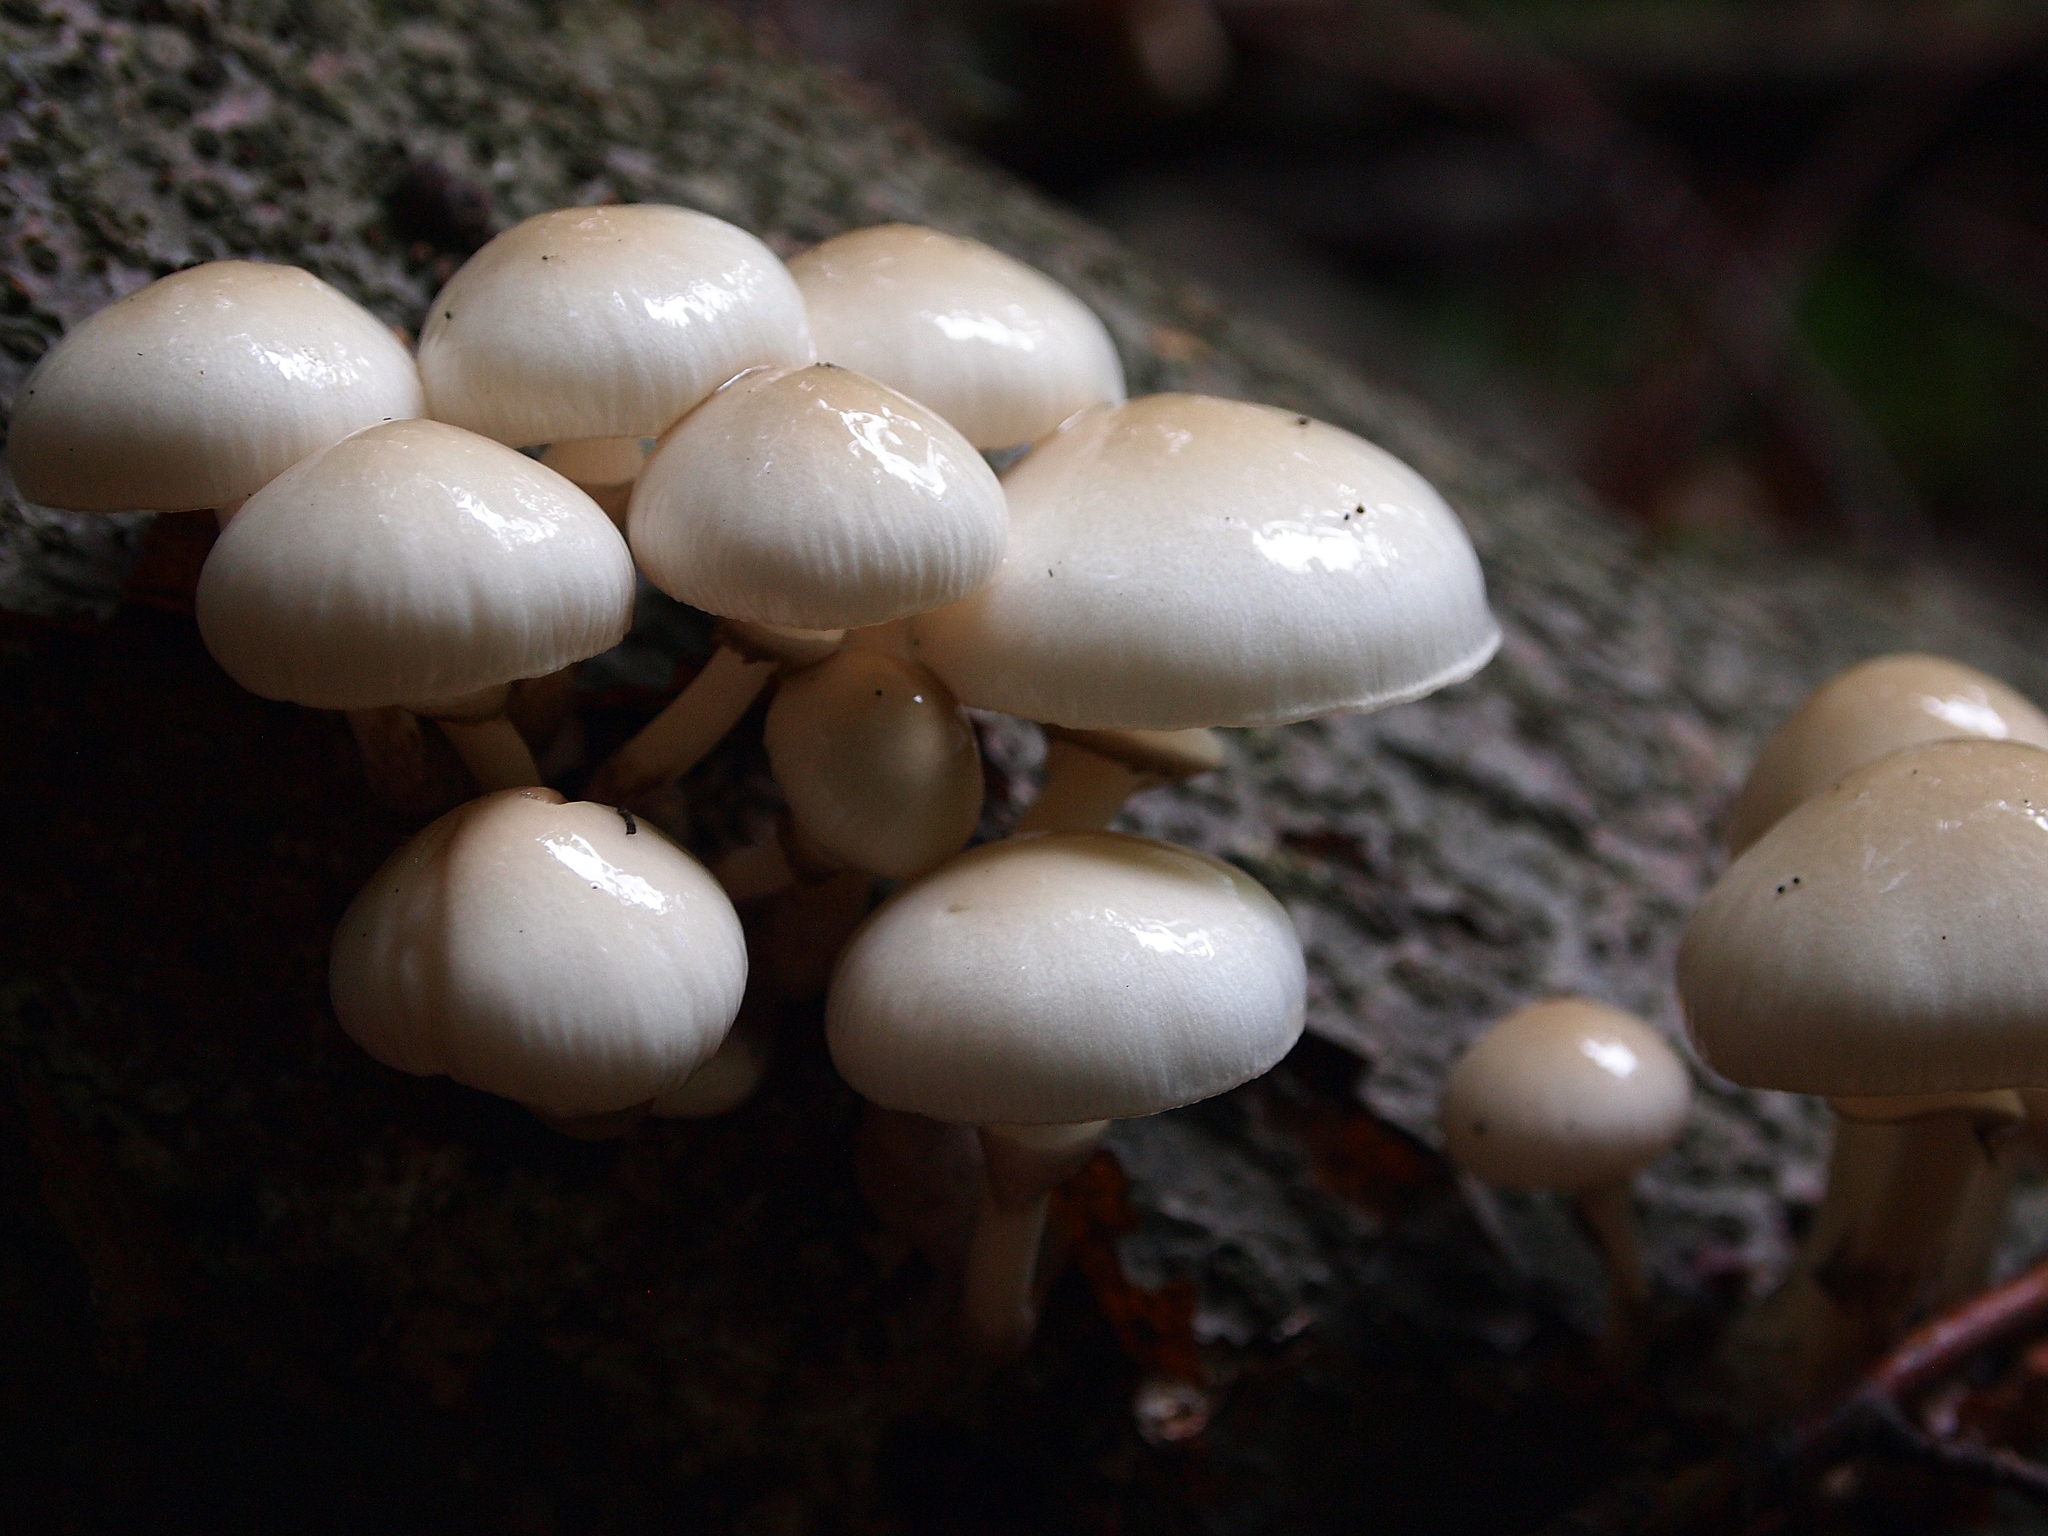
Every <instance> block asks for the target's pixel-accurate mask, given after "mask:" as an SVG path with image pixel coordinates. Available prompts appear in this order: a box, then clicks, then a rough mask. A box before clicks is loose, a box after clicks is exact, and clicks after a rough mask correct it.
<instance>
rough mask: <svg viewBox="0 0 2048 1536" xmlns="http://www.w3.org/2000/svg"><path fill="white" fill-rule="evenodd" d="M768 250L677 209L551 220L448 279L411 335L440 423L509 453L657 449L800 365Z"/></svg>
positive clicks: (781, 273) (797, 332)
mask: <svg viewBox="0 0 2048 1536" xmlns="http://www.w3.org/2000/svg"><path fill="white" fill-rule="evenodd" d="M813 355H814V354H813V353H812V350H811V338H810V331H809V329H808V327H807V325H806V324H805V320H804V305H803V298H802V296H801V295H800V294H798V292H797V291H796V284H795V283H794V282H792V281H791V280H790V276H789V272H788V269H787V268H785V267H784V266H783V265H782V263H781V262H780V261H778V260H776V258H775V253H774V252H773V251H771V250H769V249H768V247H767V246H765V245H763V244H762V243H761V242H760V241H759V240H756V239H755V238H754V237H753V236H752V235H750V234H748V233H747V232H746V231H745V230H743V229H740V228H737V227H735V226H734V225H731V224H728V223H726V222H725V221H724V220H723V219H714V218H713V217H711V215H710V214H708V213H697V212H695V211H693V210H691V209H688V208H668V207H663V206H661V205H659V204H654V203H627V204H618V205H613V206H610V207H601V208H558V209H556V210H555V211H554V212H552V213H542V214H536V215H535V216H534V217H533V218H530V219H528V220H526V221H525V222H524V223H521V224H516V225H514V226H513V227H512V228H511V229H508V230H506V231H505V232H504V233H503V234H501V235H499V236H498V237H497V238H496V239H494V240H492V241H491V242H490V244H488V245H486V246H485V247H484V248H483V249H482V250H480V251H478V252H477V253H476V254H475V255H474V256H472V257H470V258H469V260H468V261H467V262H465V263H463V266H462V269H461V270H460V271H459V272H457V273H456V274H455V275H454V276H453V277H451V278H450V279H448V284H447V286H446V287H444V288H443V289H442V290H441V292H440V294H439V295H438V296H436V298H435V299H434V305H433V308H432V309H431V310H429V311H428V313H427V323H426V328H425V329H424V330H422V331H421V333H420V376H421V377H422V378H423V379H424V380H425V381H426V386H427V400H428V402H429V404H430V406H431V409H432V411H433V414H434V415H435V416H436V417H438V418H439V419H441V420H442V421H449V422H453V423H455V424H456V425H457V426H462V427H467V428H469V429H470V430H471V431H473V432H481V433H482V434H483V435H484V436H486V437H494V438H496V439H497V440H498V441H499V442H501V443H509V444H513V445H515V446H517V445H521V444H530V443H552V442H557V441H560V440H562V439H564V438H581V437H655V436H658V435H660V434H661V433H662V432H664V431H666V430H667V429H668V426H669V424H670V423H671V422H673V421H674V420H675V419H676V418H677V417H679V416H681V415H682V414H683V413H684V412H685V411H687V410H689V409H690V408H691V407H692V406H694V405H695V404H696V403H697V402H698V401H699V400H702V399H703V398H704V397H705V396H706V395H708V394H710V393H711V392H712V391H713V390H714V389H716V388H718V386H719V385H721V384H723V383H724V382H725V381H726V380H727V379H729V378H731V377H732V376H733V375H734V374H736V373H739V372H741V371H742V370H743V369H747V368H755V367H759V366H761V365H763V364H784V363H808V362H809V361H810V360H811V358H812V356H813Z"/></svg>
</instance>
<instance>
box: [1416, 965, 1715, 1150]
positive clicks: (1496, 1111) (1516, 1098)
mask: <svg viewBox="0 0 2048 1536" xmlns="http://www.w3.org/2000/svg"><path fill="white" fill-rule="evenodd" d="M1691 1107H1692V1079H1691V1078H1690V1077H1689V1076H1688V1075H1687V1074H1686V1070H1685V1064H1684V1063H1683V1062H1682V1061H1680V1060H1679V1059H1678V1055H1677V1053H1676V1052H1675V1051H1673V1050H1672V1049H1671V1047H1670V1046H1668V1045H1666V1044H1665V1043H1664V1040H1663V1038H1662V1037H1661V1036H1659V1035H1658V1034H1657V1032H1656V1031H1655V1030H1653V1029H1651V1028H1650V1026H1649V1025H1647V1024H1645V1023H1643V1021H1642V1020H1640V1019H1638V1018H1636V1017H1635V1016H1634V1015H1633V1014H1628V1013H1623V1012H1622V1011H1621V1010H1620V1009H1618V1008H1610V1007H1608V1006H1606V1005H1605V1004H1603V1003H1596V1002H1593V1001H1592V1000H1591V999H1589V998H1583V997H1559V998H1552V999H1550V1000H1549V1001H1547V1002H1541V1003H1532V1004H1530V1005H1529V1006H1528V1007H1526V1008H1521V1009H1518V1010H1516V1011H1515V1012H1514V1013H1511V1014H1509V1015H1508V1016H1507V1017H1506V1018H1504V1019H1502V1020H1501V1021H1500V1022H1499V1023H1498V1024H1495V1025H1494V1026H1493V1027H1492V1028H1491V1029H1489V1030H1488V1031H1487V1032H1486V1033H1485V1034H1483V1035H1481V1036H1480V1037H1479V1039H1478V1040H1477V1041H1475V1042H1474V1043H1473V1044H1472V1046H1471V1048H1470V1049H1469V1050H1467V1051H1466V1052H1465V1054H1464V1055H1462V1056H1460V1057H1459V1058H1458V1060H1457V1063H1456V1064H1455V1065H1454V1066H1453V1067H1452V1068H1451V1071H1450V1075H1449V1076H1448V1077H1447V1078H1446V1079H1445V1080H1444V1092H1443V1101H1442V1105H1441V1107H1440V1108H1439V1110H1438V1115H1437V1121H1438V1124H1439V1125H1440V1126H1441V1127H1442V1129H1443V1133H1444V1144H1445V1145H1446V1146H1447V1147H1448V1148H1449V1150H1450V1154H1451V1156H1452V1157H1454V1158H1455V1159H1457V1161H1458V1162H1459V1164H1461V1165H1462V1166H1463V1167H1464V1168H1466V1169H1467V1170H1468V1171H1469V1172H1471V1173H1472V1174H1473V1175H1475V1176H1476V1177H1478V1178H1481V1179H1484V1180H1485V1181H1486V1182H1487V1183H1489V1184H1498V1185H1501V1186H1503V1187H1504V1188H1509V1189H1557V1190H1567V1191H1576V1190H1582V1189H1591V1188H1594V1187H1597V1186H1599V1185H1602V1184H1612V1183H1614V1182H1616V1181H1617V1180H1620V1179H1626V1178H1627V1177H1628V1176H1629V1175H1631V1174H1633V1173H1634V1172H1635V1171H1636V1170H1637V1169H1638V1168H1641V1167H1643V1166H1644V1165H1645V1164H1648V1163H1651V1162H1654V1161H1655V1160H1656V1159H1657V1158H1658V1157H1659V1156H1661V1155H1662V1154H1663V1153H1664V1151H1665V1150H1666V1149H1667V1148H1669V1147H1670V1145H1671V1144H1672V1143H1673V1142H1674V1141H1676V1140H1677V1139H1678V1135H1679V1132H1680V1131H1682V1130H1684V1129H1685V1118H1686V1114H1687V1112H1688V1111H1689V1110H1690V1109H1691Z"/></svg>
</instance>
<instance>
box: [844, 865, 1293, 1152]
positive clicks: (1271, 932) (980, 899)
mask: <svg viewBox="0 0 2048 1536" xmlns="http://www.w3.org/2000/svg"><path fill="white" fill-rule="evenodd" d="M1306 988H1307V971H1306V968H1305V966H1304V964H1303V961H1302V955H1301V943H1300V940H1299V939H1298V938H1296V936H1295V932H1294V925H1293V924H1292V923H1291V922H1290V921H1289V920H1288V917H1287V914H1286V913H1285V912H1284V911H1282V910H1281V908H1280V905H1279V903H1278V902H1276V901H1274V900H1273V898H1272V897H1271V896H1268V895H1267V894H1266V893H1265V891H1264V890H1262V889H1260V887H1259V886H1258V884H1257V883H1256V882H1255V881H1253V880H1252V879H1251V878H1250V877H1249V876H1247V875H1245V874H1243V873H1241V872H1240V871H1238V870H1236V869H1233V868H1231V867H1230V866H1229V865H1228V864H1225V863H1223V862H1222V861H1221V860H1218V859H1212V858H1209V857H1208V856H1207V855H1205V854H1199V853H1194V852H1191V851H1189V850H1188V849H1185V848H1175V847H1172V846H1170V845H1168V844H1166V843H1157V842H1152V841H1150V840H1148V839H1145V838H1138V837H1124V836H1121V835H1119V834H1117V833H1113V832H1055V833H1046V834H1043V835H1039V836H1027V837H1018V838H1007V839H1005V840H1003V841H1001V842H997V843H989V844H985V845H984V846H982V847H980V848H976V849H972V850H970V851H969V852H967V853H964V854H962V855H960V857H958V858H957V859H954V860H953V861H952V862H951V863H949V864H946V865H944V866H942V867H941V868H940V869H939V870H938V871H936V872H935V873H933V874H931V875H928V876H926V877H925V878H924V879H923V880H920V881H919V882H918V883H917V884H915V885H912V886H907V887H905V888H904V889H903V890H901V891H898V892H897V893H896V894H895V895H894V896H893V897H891V898H890V899H889V900H888V901H887V902H885V903H884V904H883V905H882V906H881V907H880V908H879V909H878V910H877V911H876V912H875V913H874V914H873V915H872V916H871V917H870V918H869V919H868V921H867V922H866V923H865V924H864V925H863V926H862V927H861V929H860V930H859V931H858V932H857V933H856V934H855V935H854V937H853V939H852V941H851V942H850V943H849V944H848V946H847V949H846V952H845V954H844V955H842V956H841V958H840V962H839V968H838V970H837V971H836V972H835V974H834V976H833V980H832V991H831V995H830V997H829V999H828V1000H827V1003H826V1013H825V1019H826V1030H827V1035H828V1039H829V1041H830V1044H831V1048H832V1060H833V1061H834V1063H836V1064H837V1066H838V1068H839V1071H840V1073H841V1075H842V1076H844V1077H845V1078H846V1080H847V1081H848V1082H849V1083H851V1084H852V1085H853V1086H854V1087H855V1088H856V1089H857V1090H858V1091H859V1092H860V1093H861V1094H862V1095H863V1096H865V1097H866V1098H868V1099H870V1100H872V1101H873V1102H875V1103H877V1104H880V1105H882V1106H883V1107H884V1108H888V1109H903V1110H911V1111H913V1112H915V1113H917V1114H922V1115H929V1116H931V1117H932V1118H934V1119H938V1120H950V1121H955V1122H958V1123H962V1124H968V1125H1054V1124H1071V1123H1074V1122H1079V1121H1089V1120H1109V1119H1120V1118H1123V1117H1126V1116H1131V1115H1149V1114H1153V1113H1155V1112H1157V1111H1159V1110H1162V1109H1171V1108H1172V1107H1173V1106H1175V1105H1177V1104H1189V1103H1193V1102H1194V1101H1195V1100H1197V1099H1205V1098H1208V1097H1210V1096H1211V1095H1212V1094H1218V1093H1222V1092H1223V1091H1224V1090H1226V1089H1228V1088H1234V1087H1236V1086H1237V1085H1238V1084H1239V1083H1242V1082H1246V1081H1248V1080H1249V1079H1251V1078H1254V1077H1257V1076H1258V1075H1259V1074H1260V1073H1262V1072H1264V1071H1266V1070H1267V1069H1268V1068H1269V1067H1271V1066H1272V1065H1273V1064H1274V1063H1275V1062H1277V1061H1278V1060H1279V1059H1280V1058H1281V1057H1282V1056H1284V1055H1285V1054H1286V1053H1287V1051H1288V1049H1289V1048H1290V1047H1291V1046H1292V1045H1293V1044H1294V1042H1295V1041H1296V1040H1297V1039H1299V1038H1300V1036H1301V1028H1302V1017H1303V1010H1304V999H1305V994H1306Z"/></svg>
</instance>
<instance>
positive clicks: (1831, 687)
mask: <svg viewBox="0 0 2048 1536" xmlns="http://www.w3.org/2000/svg"><path fill="white" fill-rule="evenodd" d="M1966 736H1976V737H1982V738H1984V739H1985V740H1988V741H2024V742H2029V743H2031V744H2032V745H2034V746H2037V747H2048V715H2043V714H2042V713H2041V711H2040V710H2038V709H2036V708H2035V707H2034V706H2033V705H2032V704H2031V703H2029V702H2028V701H2027V700H2026V699H2025V698H2023V697H2021V696H2020V695H2019V694H2017V693H2015V692H2014V691H2013V690H2012V689H2011V688H2009V687H2007V686H2006V685H2005V684H2004V683H2001V682H2000V681H1999V680H1998V679H1997V678H1995V677H1991V676H1988V675H1987V674H1985V673H1982V672H1979V671H1977V670H1976V668H1974V667H1966V666H1964V665H1963V664H1962V663H1961V662H1959V661H1950V660H1949V659H1948V658H1947V657H1945V656H1925V655H1920V654H1918V653H1914V652H1906V653H1902V654H1900V655H1895V656H1878V657H1874V658H1873V659H1871V660H1869V661H1864V662H1859V663H1857V664H1856V665H1855V666H1853V667H1850V668H1848V669H1847V670H1846V671H1843V672H1838V673H1836V674H1835V676H1833V677H1831V678H1829V679H1828V680H1827V681H1826V682H1825V683H1823V684H1821V685H1820V687H1818V688H1816V689H1815V690H1814V691H1813V694H1812V696H1811V697H1809V698H1808V699H1807V701H1806V702H1805V703H1804V704H1802V705H1800V706H1799V709H1798V711H1797V712H1796V713H1795V714H1794V715H1793V716H1792V718H1791V719H1789V720H1787V721H1786V722H1785V723H1784V724H1783V725H1781V726H1779V727H1778V729H1777V730H1776V731H1775V732H1774V733H1773V734H1772V736H1771V739H1770V740H1769V741H1767V742H1765V743H1764V749H1763V751H1762V752H1761V753H1759V754H1758V755H1757V760H1756V766H1755V767H1754V768H1752V769H1750V771H1749V778H1748V779H1747V780H1745V781H1744V783H1743V786H1742V793H1741V794H1740V795H1738V796H1737V797H1736V800H1735V805H1734V807H1733V809H1731V810H1730V811H1729V813H1728V848H1729V851H1730V853H1735V854H1739V853H1741V852H1742V851H1743V850H1744V849H1745V848H1747V847H1748V846H1749V845H1750V844H1751V843H1753V842H1755V841H1756V840H1757V839H1758V838H1759V837H1761V836H1763V835H1764V833H1765V832H1767V831H1769V830H1770V829H1771V828H1772V827H1773V826H1775V825H1776V824H1777V822H1778V821H1779V819H1780V818H1782V817H1783V816H1784V814H1785V813H1786V812H1787V811H1789V810H1791V809H1792V807H1794V806H1795V805H1798V804H1799V803H1800V802H1801V801H1803V800H1805V799H1807V798H1808V797H1809V796H1811V795H1815V794H1818V793H1819V792H1820V791H1821V790H1823V789H1826V788H1827V787H1828V786H1829V785H1830V784H1832V783H1834V782H1835V781H1836V780H1837V779H1839V778H1841V777H1842V775H1844V774H1845V773H1848V772H1850V771H1852V770H1853V769H1857V768H1861V767H1862V766H1863V765H1864V764H1865V763H1873V762H1876V761H1877V759H1879V758H1880V757H1883V756H1884V755H1885V754H1886V753H1888V752H1896V751H1898V750H1899V748H1901V747H1910V746H1913V745H1915V744H1916V743H1918V742H1923V741H1946V740H1950V739H1952V738H1959V737H1966Z"/></svg>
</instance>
